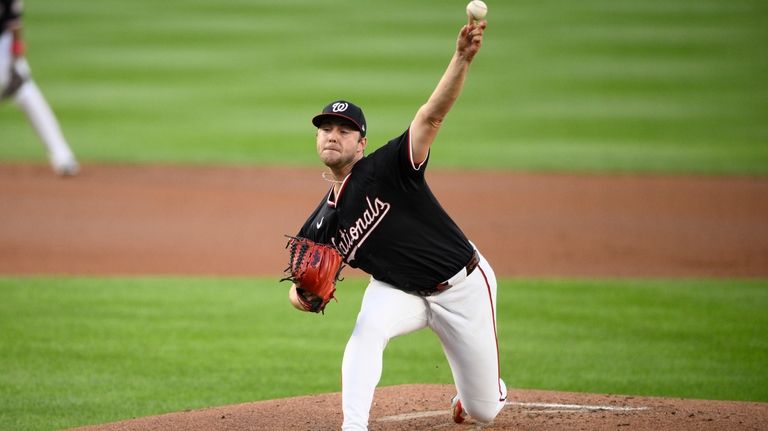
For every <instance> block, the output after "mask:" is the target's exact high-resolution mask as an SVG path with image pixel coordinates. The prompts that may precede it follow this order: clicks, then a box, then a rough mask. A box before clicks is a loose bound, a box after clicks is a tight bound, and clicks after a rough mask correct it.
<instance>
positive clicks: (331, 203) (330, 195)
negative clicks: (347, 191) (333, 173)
mask: <svg viewBox="0 0 768 431" xmlns="http://www.w3.org/2000/svg"><path fill="white" fill-rule="evenodd" d="M351 176H352V172H350V173H348V174H347V176H346V177H344V180H342V181H341V186H340V187H339V194H338V195H336V199H335V200H334V199H333V197H334V196H333V186H331V190H329V191H328V198H327V199H326V203H327V204H328V206H331V207H334V208H336V203H338V202H339V199H341V195H342V194H343V193H344V188H345V187H346V186H347V182H349V177H351Z"/></svg>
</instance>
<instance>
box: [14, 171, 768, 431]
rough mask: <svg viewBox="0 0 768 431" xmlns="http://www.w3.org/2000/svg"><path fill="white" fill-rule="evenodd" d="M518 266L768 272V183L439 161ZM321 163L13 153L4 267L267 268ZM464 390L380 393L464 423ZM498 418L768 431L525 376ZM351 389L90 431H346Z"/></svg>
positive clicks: (571, 271) (447, 189)
mask: <svg viewBox="0 0 768 431" xmlns="http://www.w3.org/2000/svg"><path fill="white" fill-rule="evenodd" d="M428 178H429V182H430V184H431V186H432V189H433V191H434V192H435V194H436V195H437V196H438V198H439V199H440V200H441V202H442V203H443V205H444V206H445V207H446V209H447V210H448V212H449V213H450V214H451V215H452V216H453V217H454V219H455V220H456V221H457V222H458V224H459V225H460V226H462V228H463V229H464V230H465V232H466V233H467V234H468V236H469V237H470V238H471V239H472V240H473V241H474V242H475V243H476V244H477V245H478V247H479V248H480V249H481V250H482V251H483V253H484V255H485V256H486V257H487V258H488V259H489V261H490V262H491V263H492V264H493V266H494V269H495V270H496V272H497V274H499V275H500V276H513V277H515V276H523V277H539V276H544V277H559V276H562V277H702V278H705V277H766V276H768V223H766V220H767V219H766V215H767V214H768V179H766V178H752V177H738V178H734V177H703V176H702V177H680V176H656V175H642V176H641V175H620V176H608V175H568V174H551V175H545V174H529V173H500V172H496V173H493V172H458V171H439V170H435V171H433V172H430V173H429V174H428ZM327 189H328V184H327V183H325V182H324V181H323V180H322V179H321V177H320V169H319V168H318V169H306V168H302V169H298V168H297V169H284V168H244V167H243V168H209V167H171V166H89V165H87V166H85V168H84V170H83V172H82V174H81V175H79V176H77V177H75V178H70V179H65V180H62V179H59V178H56V177H55V176H53V175H52V174H51V172H50V170H49V168H48V167H47V166H42V165H9V164H0V197H1V200H0V274H4V275H25V274H36V275H37V274H72V275H83V274H93V275H139V274H142V275H154V274H180V275H245V276H251V275H253V276H256V275H266V276H275V277H279V276H280V275H281V272H282V269H283V267H284V266H285V262H284V260H285V256H284V253H283V247H284V245H285V238H284V237H283V235H284V234H292V233H295V231H296V230H297V229H298V227H299V226H300V224H301V223H302V222H303V221H304V218H305V216H306V215H307V214H309V212H310V211H311V210H312V209H314V207H315V205H316V204H317V203H318V202H319V201H320V199H321V198H322V197H323V194H324V193H325V192H326V191H327ZM452 395H453V388H452V387H451V386H448V385H405V386H395V387H387V388H380V389H379V390H378V392H377V395H376V398H375V406H374V407H373V411H372V417H371V427H370V429H371V430H380V431H393V430H438V429H440V430H454V429H455V430H462V429H476V428H478V425H477V424H475V423H473V422H469V423H465V424H462V425H456V424H453V422H451V420H450V417H449V413H448V408H449V399H450V397H451V396H452ZM510 402H511V404H510V405H508V406H507V407H506V408H505V409H504V410H503V411H502V413H501V414H500V415H499V417H498V418H497V420H496V422H495V423H494V424H493V425H492V426H488V427H484V428H483V429H486V430H527V431H532V430H572V429H573V430H576V429H584V430H643V431H644V430H717V431H720V430H723V431H724V430H768V404H765V403H740V402H727V401H725V402H724V401H701V400H681V399H667V398H647V397H633V396H617V395H598V394H574V393H563V392H546V391H527V390H514V389H510ZM340 424H341V411H340V395H339V394H338V393H334V394H325V395H315V396H306V397H299V398H291V399H282V400H271V401H262V402H255V403H248V404H242V405H235V406H224V407H213V408H210V409H204V410H196V411H188V412H179V413H171V414H167V415H161V416H153V417H147V418H138V419H133V420H129V421H124V422H119V423H114V424H106V425H99V426H93V427H87V428H82V430H83V431H84V430H89V431H108V430H182V429H183V430H191V431H198V430H199V431H202V430H332V429H338V428H339V426H340Z"/></svg>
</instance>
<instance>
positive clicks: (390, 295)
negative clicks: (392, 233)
mask: <svg viewBox="0 0 768 431" xmlns="http://www.w3.org/2000/svg"><path fill="white" fill-rule="evenodd" d="M426 325H427V306H426V302H425V301H424V299H423V298H421V297H418V296H415V295H409V294H407V293H405V292H402V291H400V290H397V289H395V288H394V287H392V286H390V285H388V284H387V283H383V282H381V281H378V280H376V279H373V278H372V279H371V283H370V284H369V285H368V287H367V288H366V290H365V295H364V296H363V301H362V305H361V307H360V313H359V314H358V316H357V322H356V323H355V329H354V331H353V332H352V336H351V337H350V338H349V342H348V343H347V347H346V349H345V350H344V359H343V361H342V365H341V374H342V384H341V386H342V389H341V398H342V410H343V412H344V424H343V425H342V430H344V431H351V430H367V429H368V417H369V413H370V410H371V403H372V402H373V395H374V392H375V390H376V385H378V383H379V379H380V378H381V372H382V359H383V355H384V348H385V347H386V346H387V343H388V342H389V340H390V339H391V338H393V337H396V336H398V335H404V334H407V333H409V332H413V331H416V330H418V329H422V328H425V327H426Z"/></svg>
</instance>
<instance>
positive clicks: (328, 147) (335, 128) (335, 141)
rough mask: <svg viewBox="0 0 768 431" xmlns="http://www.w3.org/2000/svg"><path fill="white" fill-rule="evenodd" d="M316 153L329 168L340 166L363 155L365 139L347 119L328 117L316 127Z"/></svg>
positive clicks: (350, 162) (352, 161)
mask: <svg viewBox="0 0 768 431" xmlns="http://www.w3.org/2000/svg"><path fill="white" fill-rule="evenodd" d="M316 140H317V154H318V155H319V156H320V160H321V161H322V162H323V163H324V164H325V165H326V166H328V167H329V168H331V169H333V168H341V167H342V166H345V165H349V164H352V163H354V162H356V161H357V160H358V159H360V158H362V157H363V150H365V143H366V139H365V138H363V137H361V136H360V131H359V130H357V128H356V127H355V126H354V124H352V123H351V122H349V121H345V120H343V119H338V120H337V119H329V120H327V121H324V122H323V123H322V124H320V127H318V128H317V137H316Z"/></svg>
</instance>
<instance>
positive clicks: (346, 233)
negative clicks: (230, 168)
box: [298, 131, 474, 292]
mask: <svg viewBox="0 0 768 431" xmlns="http://www.w3.org/2000/svg"><path fill="white" fill-rule="evenodd" d="M428 160H429V159H427V160H426V161H424V162H423V163H422V164H421V165H415V164H414V163H413V162H412V158H411V147H410V134H409V131H406V132H405V133H403V134H402V135H400V136H399V137H397V138H395V139H392V140H391V141H389V142H388V143H387V144H386V145H384V146H383V147H381V148H379V149H377V150H376V151H374V152H372V153H371V154H369V155H367V156H365V157H363V158H362V159H360V160H359V161H358V162H357V163H356V164H355V166H354V167H353V168H352V172H351V173H350V175H349V176H347V178H346V179H345V180H344V182H343V183H342V184H341V187H340V191H339V194H338V196H336V195H335V194H334V192H333V188H331V190H330V191H329V192H328V194H327V195H326V196H324V197H323V199H322V201H321V202H320V204H319V205H318V206H317V208H316V209H315V211H314V212H313V213H312V215H310V216H309V218H308V219H307V221H306V222H305V223H304V226H303V227H302V228H301V230H300V231H299V234H298V235H299V236H303V237H306V238H309V239H312V240H313V241H316V242H320V243H325V244H331V245H333V246H334V247H336V248H337V249H338V250H339V252H340V253H341V254H342V256H343V257H344V261H345V262H346V263H347V264H349V265H350V266H352V267H354V268H360V269H362V270H363V271H365V272H367V273H368V274H371V275H372V276H373V277H374V278H376V279H377V280H381V281H384V282H386V283H389V284H391V285H393V286H395V287H397V288H399V289H401V290H404V291H409V292H416V291H422V290H428V289H432V288H434V287H435V286H436V285H437V284H439V283H441V282H443V281H445V280H447V279H448V278H450V277H451V276H453V275H454V274H456V273H457V272H458V271H459V270H460V269H461V268H463V267H464V266H465V265H466V264H467V262H468V261H469V259H470V258H471V257H472V253H473V250H474V249H473V247H472V244H470V243H469V241H468V240H467V238H466V236H465V235H464V233H463V232H462V231H461V230H460V229H459V227H458V226H457V225H456V223H454V221H453V220H452V219H451V218H450V217H449V216H448V214H447V213H446V212H445V210H443V208H442V207H441V206H440V204H439V202H438V201H437V198H436V197H435V196H434V195H433V194H432V191H431V190H430V189H429V186H428V185H427V182H426V180H425V178H424V171H425V169H426V167H427V162H428Z"/></svg>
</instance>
